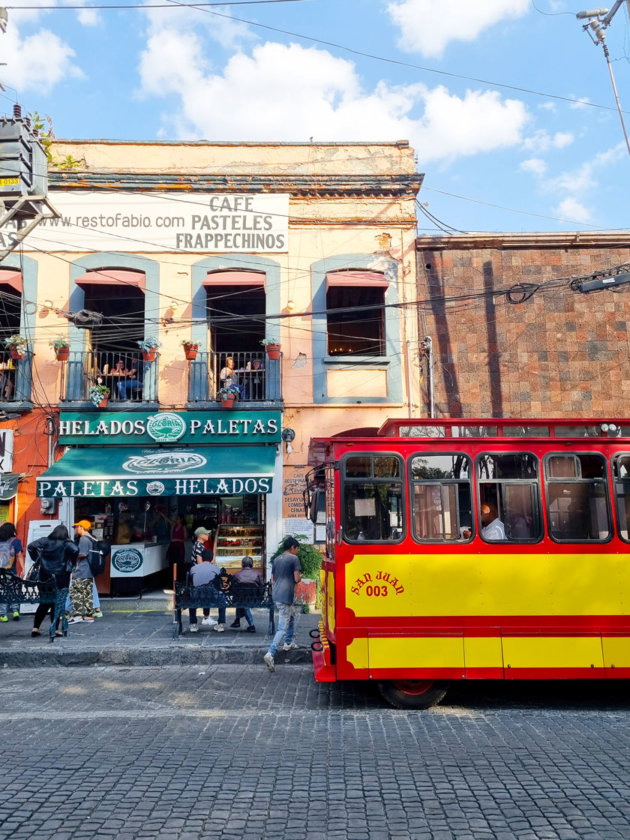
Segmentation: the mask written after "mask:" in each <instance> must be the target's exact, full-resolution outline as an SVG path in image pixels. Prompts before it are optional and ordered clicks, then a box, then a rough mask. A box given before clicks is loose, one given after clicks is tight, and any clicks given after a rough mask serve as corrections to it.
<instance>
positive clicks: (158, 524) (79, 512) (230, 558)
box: [74, 495, 265, 595]
mask: <svg viewBox="0 0 630 840" xmlns="http://www.w3.org/2000/svg"><path fill="white" fill-rule="evenodd" d="M74 515H75V521H78V520H79V519H89V520H90V522H92V523H93V524H92V532H91V533H92V536H93V537H94V538H95V539H102V540H107V542H109V543H110V544H111V545H112V547H113V551H112V555H113V554H114V551H115V550H116V547H119V546H130V547H135V548H136V549H139V550H143V549H145V548H146V549H151V550H153V549H157V548H158V547H161V548H162V550H161V551H159V552H158V555H159V558H160V560H159V562H158V568H157V569H155V568H154V566H152V565H149V566H148V568H147V569H145V570H144V572H145V573H143V574H135V575H134V574H133V573H131V574H130V575H129V576H125V577H122V578H121V577H114V576H113V575H112V574H111V569H110V568H109V567H108V568H107V569H106V571H105V572H104V573H103V575H100V576H99V578H97V586H98V591H99V593H101V594H104V595H137V594H140V593H141V592H145V593H147V592H150V591H151V590H155V589H160V590H161V589H164V588H171V587H172V581H173V569H172V557H171V556H169V545H170V542H171V536H172V532H173V528H174V527H178V526H179V525H180V524H183V525H184V526H185V528H186V540H185V552H186V556H189V555H190V552H191V550H192V545H193V534H194V531H195V530H196V529H197V528H198V527H200V526H203V527H204V528H207V530H208V531H210V533H211V536H210V540H209V544H210V546H211V547H212V548H213V550H214V555H215V560H216V563H217V565H218V566H220V567H223V568H225V569H226V570H227V571H228V572H234V571H237V570H238V569H240V568H241V560H242V558H243V557H245V556H249V557H251V558H252V561H253V565H254V568H255V569H257V570H259V571H260V572H262V573H263V574H264V571H265V569H264V558H265V551H264V548H265V547H264V534H265V527H264V523H265V496H264V495H243V496H195V497H190V496H188V497H181V496H173V497H167V498H164V497H160V498H159V499H156V498H154V497H144V498H135V499H129V498H125V499H103V498H101V499H99V498H89V499H88V498H77V499H75V514H74ZM146 572H148V573H146Z"/></svg>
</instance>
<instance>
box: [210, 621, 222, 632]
mask: <svg viewBox="0 0 630 840" xmlns="http://www.w3.org/2000/svg"><path fill="white" fill-rule="evenodd" d="M212 629H213V630H216V631H217V633H223V632H224V631H225V624H217V623H216V622H215V623H214V626H213V628H212Z"/></svg>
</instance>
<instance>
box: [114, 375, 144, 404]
mask: <svg viewBox="0 0 630 840" xmlns="http://www.w3.org/2000/svg"><path fill="white" fill-rule="evenodd" d="M117 387H118V396H119V397H120V399H121V400H125V399H127V398H128V397H131V396H132V393H131V392H132V391H134V390H135V389H136V388H142V382H140V380H139V379H125V380H124V382H118V383H117Z"/></svg>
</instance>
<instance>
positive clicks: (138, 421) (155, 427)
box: [0, 410, 281, 472]
mask: <svg viewBox="0 0 630 840" xmlns="http://www.w3.org/2000/svg"><path fill="white" fill-rule="evenodd" d="M226 414H228V412H225V411H221V410H219V411H195V412H174V411H162V412H158V413H154V414H149V413H145V412H138V413H136V412H134V413H133V414H129V413H124V412H119V413H113V412H107V413H106V414H105V413H100V412H90V413H86V412H63V411H62V412H61V416H60V420H59V443H61V444H65V445H73V444H87V443H93V444H98V445H99V446H104V445H106V444H118V445H120V444H121V443H130V444H135V445H140V444H142V445H145V444H158V443H159V444H165V443H177V444H184V443H196V444H201V443H203V444H209V443H230V444H231V443H279V442H280V432H281V423H280V412H279V411H256V412H253V411H230V412H229V416H227V417H226ZM0 434H1V433H0ZM0 440H1V439H0ZM11 441H13V438H11ZM2 469H3V468H2V467H0V471H2ZM6 471H7V472H8V471H10V468H6Z"/></svg>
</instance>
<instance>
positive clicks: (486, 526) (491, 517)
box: [481, 502, 506, 542]
mask: <svg viewBox="0 0 630 840" xmlns="http://www.w3.org/2000/svg"><path fill="white" fill-rule="evenodd" d="M481 524H482V525H483V527H482V529H481V536H482V537H483V538H484V540H489V541H493V542H499V541H500V540H505V539H506V536H505V526H504V525H503V522H501V520H500V519H499V515H498V513H497V508H496V505H494V504H492V502H490V503H484V504H483V505H481Z"/></svg>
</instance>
